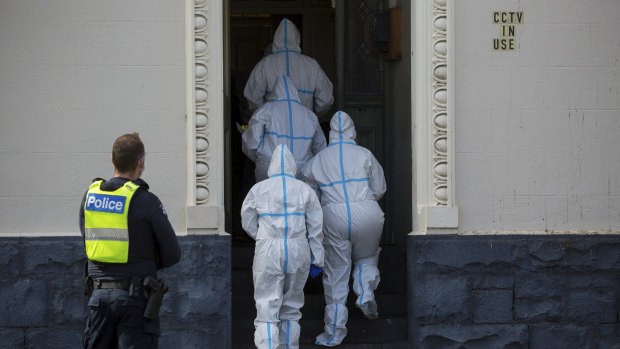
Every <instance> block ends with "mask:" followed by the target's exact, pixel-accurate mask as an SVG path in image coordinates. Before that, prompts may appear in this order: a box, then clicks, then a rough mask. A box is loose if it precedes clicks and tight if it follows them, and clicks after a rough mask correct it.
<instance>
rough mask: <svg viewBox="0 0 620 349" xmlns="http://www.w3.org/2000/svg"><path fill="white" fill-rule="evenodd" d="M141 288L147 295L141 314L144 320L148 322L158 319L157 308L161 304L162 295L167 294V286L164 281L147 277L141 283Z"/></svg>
mask: <svg viewBox="0 0 620 349" xmlns="http://www.w3.org/2000/svg"><path fill="white" fill-rule="evenodd" d="M142 287H143V288H144V290H145V291H146V292H147V293H148V299H147V301H146V308H145V309H144V313H143V314H142V315H143V316H144V317H145V318H147V319H150V320H156V319H157V318H159V308H160V307H161V302H162V301H163V299H164V294H165V293H166V292H168V285H167V284H166V281H164V280H162V279H159V280H155V279H154V278H152V277H150V276H147V277H145V278H144V281H143V282H142Z"/></svg>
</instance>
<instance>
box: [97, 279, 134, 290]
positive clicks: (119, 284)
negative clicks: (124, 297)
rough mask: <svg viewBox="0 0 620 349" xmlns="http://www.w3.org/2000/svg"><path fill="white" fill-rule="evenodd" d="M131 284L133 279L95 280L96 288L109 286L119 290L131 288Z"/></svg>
mask: <svg viewBox="0 0 620 349" xmlns="http://www.w3.org/2000/svg"><path fill="white" fill-rule="evenodd" d="M130 285H131V280H130V279H128V280H93V286H94V288H95V289H96V290H98V289H107V288H116V289H119V290H125V291H127V290H129V286H130Z"/></svg>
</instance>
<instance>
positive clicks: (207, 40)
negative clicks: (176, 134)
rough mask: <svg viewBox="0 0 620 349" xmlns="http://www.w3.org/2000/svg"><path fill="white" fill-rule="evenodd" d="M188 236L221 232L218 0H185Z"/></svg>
mask: <svg viewBox="0 0 620 349" xmlns="http://www.w3.org/2000/svg"><path fill="white" fill-rule="evenodd" d="M185 19H186V24H185V37H186V40H185V46H186V81H187V82H186V89H187V90H186V96H187V99H186V103H187V107H186V109H187V205H186V222H187V232H188V234H213V233H222V232H223V230H224V94H223V91H224V79H223V76H224V55H223V52H224V27H223V4H222V0H186V2H185Z"/></svg>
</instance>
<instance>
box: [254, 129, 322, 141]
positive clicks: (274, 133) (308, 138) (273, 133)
mask: <svg viewBox="0 0 620 349" xmlns="http://www.w3.org/2000/svg"><path fill="white" fill-rule="evenodd" d="M265 134H267V135H272V136H276V137H278V138H289V139H292V140H295V139H303V140H308V141H311V140H312V137H303V136H298V137H293V136H289V135H285V134H279V133H277V132H273V131H265Z"/></svg>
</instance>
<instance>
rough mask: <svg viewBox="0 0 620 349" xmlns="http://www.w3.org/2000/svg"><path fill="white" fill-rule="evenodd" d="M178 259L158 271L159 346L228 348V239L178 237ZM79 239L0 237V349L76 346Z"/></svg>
mask: <svg viewBox="0 0 620 349" xmlns="http://www.w3.org/2000/svg"><path fill="white" fill-rule="evenodd" d="M179 242H180V244H181V249H182V250H183V257H182V260H181V262H179V263H178V264H176V265H174V266H173V267H171V268H168V269H164V270H162V271H160V272H159V277H160V278H163V279H166V280H167V281H168V284H169V285H170V291H169V292H168V293H167V294H166V296H165V298H164V302H163V305H162V308H161V311H160V316H161V319H162V320H161V329H162V335H161V337H160V341H159V342H160V347H162V348H229V347H230V339H231V338H230V326H231V283H230V272H231V269H230V265H231V263H230V244H231V239H230V236H226V235H195V236H183V237H179ZM83 263H84V249H83V244H82V239H81V238H79V237H36V238H26V237H15V238H5V237H1V238H0V348H3V349H7V348H11V349H12V348H80V347H81V346H82V333H83V331H84V325H85V324H86V317H87V306H86V303H87V300H86V298H85V297H84V296H83V295H82V288H83V279H84V277H83V273H84V266H83Z"/></svg>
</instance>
